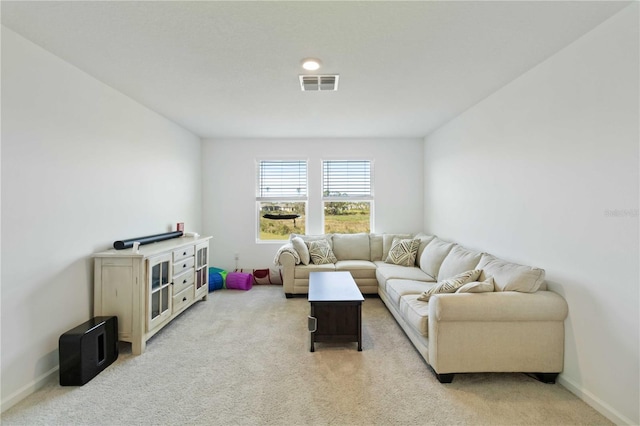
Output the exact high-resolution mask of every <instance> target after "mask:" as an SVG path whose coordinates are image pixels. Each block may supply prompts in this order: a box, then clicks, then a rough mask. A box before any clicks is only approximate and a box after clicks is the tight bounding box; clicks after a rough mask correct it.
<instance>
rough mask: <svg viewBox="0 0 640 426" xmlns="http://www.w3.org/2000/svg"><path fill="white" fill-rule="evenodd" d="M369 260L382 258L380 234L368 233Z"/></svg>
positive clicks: (373, 260)
mask: <svg viewBox="0 0 640 426" xmlns="http://www.w3.org/2000/svg"><path fill="white" fill-rule="evenodd" d="M369 249H370V250H371V259H370V260H371V261H372V262H375V261H376V260H382V234H369Z"/></svg>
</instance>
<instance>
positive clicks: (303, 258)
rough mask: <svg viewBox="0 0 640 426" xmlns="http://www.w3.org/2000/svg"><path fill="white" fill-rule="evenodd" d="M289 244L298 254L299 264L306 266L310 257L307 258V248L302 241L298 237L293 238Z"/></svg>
mask: <svg viewBox="0 0 640 426" xmlns="http://www.w3.org/2000/svg"><path fill="white" fill-rule="evenodd" d="M291 244H293V248H294V249H295V250H296V251H297V252H298V256H300V262H301V263H302V264H303V265H308V264H309V262H310V261H311V257H310V256H309V247H307V245H306V244H305V243H304V240H303V239H302V238H300V237H293V238H291Z"/></svg>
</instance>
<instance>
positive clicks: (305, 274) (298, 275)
mask: <svg viewBox="0 0 640 426" xmlns="http://www.w3.org/2000/svg"><path fill="white" fill-rule="evenodd" d="M335 270H336V266H335V264H333V263H325V264H324V265H314V264H313V263H310V264H308V265H303V264H300V265H296V267H295V269H294V270H293V277H294V278H295V279H307V280H308V279H309V273H310V272H331V271H335Z"/></svg>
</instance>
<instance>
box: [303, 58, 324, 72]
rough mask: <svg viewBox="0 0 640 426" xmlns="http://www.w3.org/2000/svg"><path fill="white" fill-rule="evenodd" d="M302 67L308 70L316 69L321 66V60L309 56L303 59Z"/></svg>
mask: <svg viewBox="0 0 640 426" xmlns="http://www.w3.org/2000/svg"><path fill="white" fill-rule="evenodd" d="M302 68H304V69H305V70H307V71H315V70H317V69H318V68H320V60H319V59H314V58H307V59H303V60H302Z"/></svg>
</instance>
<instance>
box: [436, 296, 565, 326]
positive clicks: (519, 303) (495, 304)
mask: <svg viewBox="0 0 640 426" xmlns="http://www.w3.org/2000/svg"><path fill="white" fill-rule="evenodd" d="M567 314H568V307H567V302H566V301H565V300H564V298H563V297H562V296H560V295H559V294H557V293H554V292H552V291H537V292H535V293H519V292H515V291H498V292H491V293H463V294H456V293H454V294H438V295H434V296H432V298H431V300H430V301H429V319H430V321H483V322H487V321H564V319H565V318H566V317H567Z"/></svg>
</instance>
